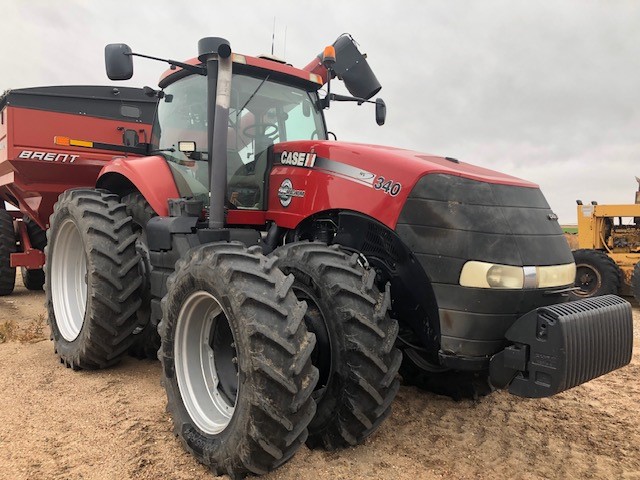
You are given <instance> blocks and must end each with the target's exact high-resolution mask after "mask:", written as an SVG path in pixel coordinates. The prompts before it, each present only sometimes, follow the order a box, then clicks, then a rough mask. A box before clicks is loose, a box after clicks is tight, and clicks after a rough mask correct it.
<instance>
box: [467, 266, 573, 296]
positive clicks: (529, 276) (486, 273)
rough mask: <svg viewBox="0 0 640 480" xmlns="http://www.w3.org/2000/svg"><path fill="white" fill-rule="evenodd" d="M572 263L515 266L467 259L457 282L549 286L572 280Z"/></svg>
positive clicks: (482, 284) (516, 287)
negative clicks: (468, 260)
mask: <svg viewBox="0 0 640 480" xmlns="http://www.w3.org/2000/svg"><path fill="white" fill-rule="evenodd" d="M575 277H576V265H575V263H568V264H566V265H551V266H545V267H534V266H531V267H514V266H512V265H499V264H495V263H486V262H476V261H470V262H467V263H465V264H464V266H463V267H462V272H461V273H460V285H462V286H463V287H475V288H510V289H519V288H550V287H560V286H564V285H570V284H573V283H574V281H575Z"/></svg>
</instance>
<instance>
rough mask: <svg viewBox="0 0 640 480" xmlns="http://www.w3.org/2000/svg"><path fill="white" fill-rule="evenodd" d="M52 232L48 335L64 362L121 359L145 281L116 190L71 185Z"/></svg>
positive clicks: (78, 364) (98, 364) (90, 365)
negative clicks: (108, 190)
mask: <svg viewBox="0 0 640 480" xmlns="http://www.w3.org/2000/svg"><path fill="white" fill-rule="evenodd" d="M50 225H51V227H50V228H49V230H48V231H47V238H48V245H47V249H46V256H47V262H46V264H45V291H46V307H47V312H48V322H49V325H50V326H51V338H52V340H53V342H54V346H55V350H56V352H57V354H58V355H59V356H60V361H61V362H62V363H64V364H65V365H66V366H67V367H69V368H72V369H74V370H77V369H81V368H84V369H97V368H104V367H109V366H111V365H114V364H116V363H118V362H119V361H120V359H121V358H122V357H123V355H125V354H126V352H127V350H128V349H129V347H130V346H131V343H132V341H133V335H132V333H133V331H134V329H135V328H136V326H137V318H136V311H137V310H138V308H139V306H140V295H139V289H140V285H141V279H140V274H139V272H138V263H139V261H140V258H139V256H138V254H137V253H136V248H135V242H136V238H137V236H136V234H135V233H134V231H133V227H132V221H131V217H130V216H128V215H127V212H126V209H125V206H124V205H122V204H121V203H120V201H119V199H118V197H117V196H116V195H112V194H110V193H108V192H104V191H101V190H93V189H77V190H68V191H66V192H64V193H62V194H61V195H60V197H59V199H58V202H57V203H56V205H55V206H54V210H53V214H52V215H51V219H50Z"/></svg>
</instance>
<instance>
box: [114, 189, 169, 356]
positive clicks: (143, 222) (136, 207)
mask: <svg viewBox="0 0 640 480" xmlns="http://www.w3.org/2000/svg"><path fill="white" fill-rule="evenodd" d="M120 201H121V202H122V203H123V204H124V206H125V207H126V208H127V213H128V214H129V216H131V218H133V229H134V231H135V232H136V234H137V235H138V239H137V240H136V251H137V252H138V255H140V275H141V277H142V287H141V289H140V299H141V301H142V303H141V304H140V308H139V309H138V312H137V316H138V328H137V329H136V330H135V331H134V342H133V345H131V348H130V349H129V355H131V356H132V357H135V358H137V359H140V360H144V359H152V360H157V359H158V350H159V349H160V335H159V334H158V325H157V323H154V322H152V321H151V268H152V267H151V260H150V258H149V243H148V241H147V233H146V230H145V229H146V227H147V223H148V222H149V220H151V219H152V218H153V217H155V216H157V213H156V212H155V211H154V210H153V208H151V205H149V202H147V200H146V199H145V198H144V196H143V195H142V194H141V193H140V192H134V193H130V194H129V195H126V196H124V197H122V199H121V200H120Z"/></svg>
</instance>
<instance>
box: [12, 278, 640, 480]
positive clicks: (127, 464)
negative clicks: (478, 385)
mask: <svg viewBox="0 0 640 480" xmlns="http://www.w3.org/2000/svg"><path fill="white" fill-rule="evenodd" d="M43 297H44V295H43V294H42V293H32V292H27V291H26V290H24V289H23V288H22V287H21V286H20V287H18V288H17V289H16V292H15V293H14V294H13V295H12V296H9V297H2V298H0V340H2V335H4V334H6V333H7V331H6V327H7V326H8V325H9V326H11V325H13V326H14V327H15V328H14V329H13V332H9V333H10V335H8V336H9V337H10V338H11V340H9V341H6V342H5V343H2V344H0V365H1V369H2V370H1V375H0V479H11V480H18V479H154V480H155V479H212V478H214V476H213V475H211V474H210V473H209V472H208V470H206V469H205V468H204V467H203V466H201V465H199V464H198V463H197V462H196V461H195V460H194V459H193V458H192V457H191V456H190V455H188V454H187V453H185V452H184V451H183V450H182V448H181V446H180V444H179V442H178V440H177V439H176V438H175V437H174V436H173V435H172V433H171V420H170V418H169V416H168V415H167V414H166V412H165V396H164V391H163V389H162V387H161V386H160V367H159V363H158V362H153V361H138V360H135V359H132V358H128V359H126V360H125V361H124V363H123V364H121V365H120V366H118V367H116V368H113V369H111V370H107V371H99V372H72V371H71V370H68V369H66V368H63V367H62V365H60V363H59V361H58V358H57V357H56V356H55V355H54V352H53V345H52V343H51V342H50V341H49V340H48V327H46V326H45V325H43V324H42V321H43V319H44V307H43V306H42V305H43V301H44V298H43ZM7 321H9V322H10V323H9V324H7V323H6V322H7ZM634 324H635V325H634V326H635V333H634V335H635V340H634V342H635V350H634V357H633V361H632V363H631V365H629V366H627V367H625V368H624V369H622V370H618V371H616V372H614V373H612V374H609V375H606V376H604V377H601V378H599V379H596V380H594V381H592V382H590V383H588V384H586V385H582V386H580V387H577V388H575V389H573V390H570V391H568V392H565V393H563V394H560V395H558V396H556V397H554V398H550V399H543V400H526V399H519V398H516V397H512V396H510V395H508V394H506V393H502V392H497V393H494V394H492V395H490V396H489V397H487V398H484V399H482V400H481V401H479V402H472V401H462V402H454V401H452V400H450V399H448V398H445V397H439V396H435V395H431V394H428V393H424V392H421V391H418V390H416V389H414V388H407V387H403V388H402V389H401V390H400V394H399V395H398V398H397V400H396V401H395V403H394V407H393V408H394V409H393V414H392V416H391V417H390V418H389V419H388V420H387V421H386V422H385V424H384V425H383V426H382V428H381V429H380V430H379V431H378V432H377V433H376V434H375V435H374V436H373V437H372V438H370V439H369V440H368V441H367V442H366V443H365V444H364V445H362V446H359V447H356V448H351V449H347V450H342V451H338V452H323V451H310V450H308V449H306V448H305V449H302V450H301V451H300V452H298V453H297V454H296V456H295V457H294V459H293V460H292V461H291V462H289V463H288V464H286V465H285V466H284V467H282V468H281V469H279V470H277V471H276V472H273V473H272V474H270V475H267V476H266V477H263V478H265V479H268V480H276V479H277V480H285V479H299V478H314V479H359V478H370V479H412V480H413V479H422V478H425V479H431V478H436V479H437V478H448V479H483V478H487V479H489V478H491V479H494V478H522V479H534V478H563V479H564V478H576V479H583V478H603V479H604V478H606V479H614V478H615V479H637V480H640V381H639V378H640V310H638V309H637V308H635V309H634ZM9 330H11V329H9Z"/></svg>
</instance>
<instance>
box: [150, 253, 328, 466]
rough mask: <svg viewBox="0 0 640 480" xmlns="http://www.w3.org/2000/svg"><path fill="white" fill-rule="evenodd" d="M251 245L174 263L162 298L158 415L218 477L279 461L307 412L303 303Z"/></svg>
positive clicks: (310, 343) (312, 373)
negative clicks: (166, 416)
mask: <svg viewBox="0 0 640 480" xmlns="http://www.w3.org/2000/svg"><path fill="white" fill-rule="evenodd" d="M260 251H261V250H260V248H259V247H253V248H250V249H246V248H245V247H244V245H242V244H240V243H214V244H208V245H203V246H201V247H197V248H194V249H193V250H191V251H190V253H189V255H188V258H187V259H185V260H180V261H178V263H177V265H176V272H175V273H174V274H172V275H171V277H169V280H168V281H167V289H168V292H167V295H166V296H165V298H164V299H163V300H162V304H163V313H164V315H163V319H162V321H161V322H160V326H159V332H160V336H161V338H162V347H161V348H160V355H159V356H160V360H161V362H162V372H163V385H164V387H165V390H166V392H167V403H168V406H167V409H168V411H169V412H170V413H171V415H172V417H173V423H174V431H175V434H176V435H177V436H178V437H180V439H181V441H182V443H183V444H184V446H185V448H186V449H187V450H188V451H190V452H191V453H192V454H193V455H195V456H196V458H197V459H198V460H199V461H200V462H202V463H204V464H205V465H208V466H209V467H210V468H211V470H213V471H214V472H215V473H216V474H218V475H220V474H223V473H227V474H229V475H230V476H231V477H232V478H236V477H243V476H244V475H246V474H249V473H253V474H263V473H266V472H267V471H269V470H272V469H274V468H276V467H278V466H280V465H282V464H283V463H285V462H286V461H287V460H289V459H290V458H291V457H292V456H293V454H294V453H295V452H296V450H298V448H299V447H300V446H301V445H303V444H304V442H305V440H306V438H307V425H308V424H309V422H310V421H311V419H312V418H313V415H314V413H315V403H314V401H313V398H312V397H311V394H312V392H313V389H314V387H315V385H316V382H317V381H318V371H317V369H316V368H315V367H314V366H313V365H312V363H311V352H312V351H313V348H314V346H315V343H316V342H315V336H314V335H313V334H311V333H309V332H308V331H307V328H306V326H305V323H304V321H303V319H304V314H305V311H306V305H305V304H304V302H298V300H297V299H296V296H295V294H294V293H293V291H292V290H291V285H292V283H293V277H291V276H289V277H287V276H285V275H283V273H282V272H281V271H280V270H279V269H278V268H276V267H275V266H274V261H273V259H267V258H266V257H264V256H263V255H262V254H261V253H259V252H260Z"/></svg>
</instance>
